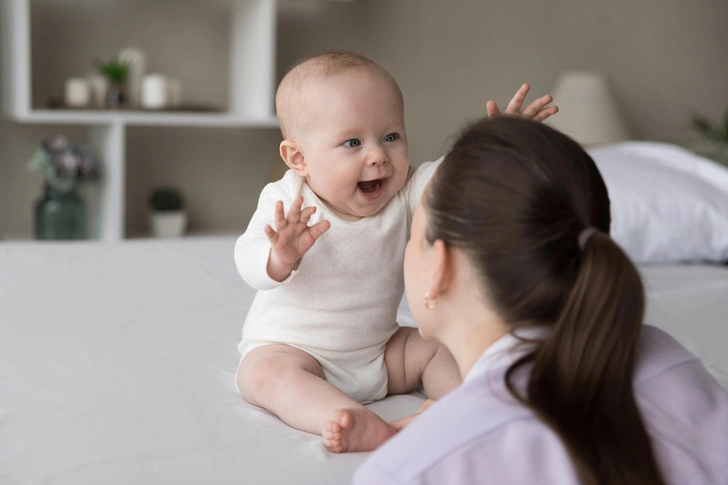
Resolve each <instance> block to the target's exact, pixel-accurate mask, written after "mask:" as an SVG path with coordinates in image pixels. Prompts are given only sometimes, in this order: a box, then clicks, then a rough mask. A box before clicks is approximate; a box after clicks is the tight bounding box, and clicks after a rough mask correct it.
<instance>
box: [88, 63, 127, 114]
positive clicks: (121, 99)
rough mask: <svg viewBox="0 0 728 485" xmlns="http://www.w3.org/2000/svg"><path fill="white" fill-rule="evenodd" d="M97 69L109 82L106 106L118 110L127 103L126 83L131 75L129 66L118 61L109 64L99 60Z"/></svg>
mask: <svg viewBox="0 0 728 485" xmlns="http://www.w3.org/2000/svg"><path fill="white" fill-rule="evenodd" d="M96 68H97V69H98V70H99V72H100V73H101V74H102V75H103V76H104V77H106V79H108V80H109V86H108V88H107V90H106V106H107V107H109V108H118V107H119V106H121V105H123V104H124V103H126V87H125V83H126V77H127V75H128V74H129V64H128V63H127V62H122V61H118V60H116V59H112V60H110V61H108V62H104V61H101V60H97V61H96Z"/></svg>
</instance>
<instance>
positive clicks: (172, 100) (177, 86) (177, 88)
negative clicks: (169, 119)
mask: <svg viewBox="0 0 728 485" xmlns="http://www.w3.org/2000/svg"><path fill="white" fill-rule="evenodd" d="M167 96H168V101H169V106H170V107H171V108H179V107H180V106H182V83H181V82H180V80H179V79H176V78H169V79H167Z"/></svg>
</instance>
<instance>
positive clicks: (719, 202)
mask: <svg viewBox="0 0 728 485" xmlns="http://www.w3.org/2000/svg"><path fill="white" fill-rule="evenodd" d="M588 152H589V154H590V155H591V156H592V158H593V159H594V161H595V162H596V164H597V166H598V167H599V170H600V172H601V173H602V177H604V181H605V182H606V184H607V189H608V190H609V198H610V200H611V208H612V237H613V238H614V239H615V240H616V241H617V242H618V243H619V244H620V245H621V246H622V248H624V250H625V251H626V252H627V254H629V256H630V257H631V258H632V259H633V260H634V261H635V262H637V263H667V262H686V261H714V262H720V261H728V169H727V168H725V167H723V166H721V165H718V164H717V163H715V162H712V161H711V160H708V159H707V158H703V157H700V156H698V155H695V154H693V153H691V152H689V151H687V150H685V149H683V148H680V147H678V146H675V145H669V144H666V143H652V142H627V143H618V144H614V145H607V146H602V147H597V148H591V149H589V150H588Z"/></svg>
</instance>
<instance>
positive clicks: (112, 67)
mask: <svg viewBox="0 0 728 485" xmlns="http://www.w3.org/2000/svg"><path fill="white" fill-rule="evenodd" d="M94 64H95V65H96V69H98V70H99V72H100V73H101V74H103V75H104V76H106V77H107V78H108V79H109V80H110V81H112V82H114V83H123V82H124V81H126V76H127V74H128V73H129V64H128V63H126V62H121V61H117V60H115V59H112V60H110V61H108V62H104V61H102V60H100V59H96V61H95V62H94Z"/></svg>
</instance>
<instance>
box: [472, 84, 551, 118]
mask: <svg viewBox="0 0 728 485" xmlns="http://www.w3.org/2000/svg"><path fill="white" fill-rule="evenodd" d="M530 89H531V86H529V85H528V84H524V85H523V86H521V89H519V90H518V91H517V92H516V95H515V96H513V99H511V102H510V103H508V107H507V108H506V110H505V112H503V113H502V114H504V115H515V116H522V117H524V118H528V119H532V120H534V121H539V122H541V121H543V120H545V119H546V118H548V117H549V116H552V115H555V114H556V113H557V112H558V111H559V107H558V106H547V105H548V104H549V103H551V101H553V100H554V98H553V97H551V95H550V94H547V95H546V96H541V97H540V98H538V99H537V100H536V101H534V102H533V103H531V104H529V105H528V106H526V108H525V109H523V111H521V106H523V101H524V100H525V99H526V95H528V91H529V90H530ZM485 106H486V110H487V112H488V116H498V115H500V114H501V112H500V110H499V109H498V105H497V104H495V101H493V100H492V99H491V100H490V101H488V103H487V104H486V105H485Z"/></svg>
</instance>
